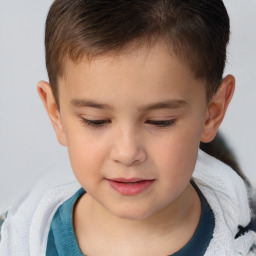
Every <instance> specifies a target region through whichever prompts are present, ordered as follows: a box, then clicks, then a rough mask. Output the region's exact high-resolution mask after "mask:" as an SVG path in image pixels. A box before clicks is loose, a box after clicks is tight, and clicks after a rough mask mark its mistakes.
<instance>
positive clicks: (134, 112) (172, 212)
mask: <svg viewBox="0 0 256 256" xmlns="http://www.w3.org/2000/svg"><path fill="white" fill-rule="evenodd" d="M65 64H66V66H65V76H64V77H62V78H59V82H58V86H59V102H60V108H59V109H58V107H57V105H56V103H55V99H54V97H53V94H52V91H51V87H50V85H49V84H48V83H46V82H43V81H42V82H39V84H38V92H39V95H40V96H41V99H42V101H43V103H44V105H45V108H46V110H47V112H48V114H49V117H50V120H51V122H52V124H53V127H54V129H55V131H56V135H57V138H58V141H59V142H60V144H61V145H63V146H67V148H68V152H69V157H70V162H71V165H72V169H73V171H74V174H75V176H76V178H77V179H78V181H79V182H80V184H81V185H82V186H83V188H84V189H85V190H86V191H87V193H86V194H85V195H84V196H82V197H81V198H80V199H79V200H78V202H77V204H76V206H75V209H74V228H75V233H76V236H77V240H78V243H79V246H80V248H81V250H82V252H83V253H84V254H86V255H90V256H93V255H113V256H115V255H122V256H125V255H134V256H137V255H167V254H171V253H174V252H176V251H177V250H179V249H180V248H182V247H183V246H184V245H185V244H186V243H187V242H188V241H189V239H190V238H191V237H192V236H193V233H194V232H195V229H196V227H197V225H198V222H199V219H200V213H201V204H200V200H199V198H198V195H197V193H196V192H195V190H194V188H193V187H192V186H191V185H190V179H191V176H192V173H193V170H194V167H195V163H196V158H197V152H198V147H199V143H200V141H203V142H209V141H211V140H212V139H213V138H214V136H215V135H216V132H217V129H218V127H219V125H220V124H221V121H222V120H223V118H224V115H225V112H226V109H227V106H228V104H229V102H230V100H231V98H232V95H233V91H234V85H235V80H234V77H233V76H230V75H229V76H227V77H226V78H224V79H223V82H222V84H221V86H220V88H219V90H218V92H217V93H216V94H215V95H214V97H213V98H212V99H211V101H210V102H207V101H206V89H205V88H206V85H205V82H204V81H203V80H198V79H195V77H194V74H193V72H192V71H191V70H190V69H189V67H188V66H187V65H185V64H184V63H182V62H180V61H179V60H178V59H177V58H175V57H174V56H172V55H171V54H170V52H169V50H168V49H167V47H166V45H165V44H164V43H162V42H158V43H156V44H155V45H154V46H152V47H151V48H146V47H141V48H139V49H132V48H131V49H130V51H127V52H124V53H122V54H120V55H118V56H115V57H113V56H103V57H98V58H96V59H94V60H92V61H90V62H88V61H87V60H86V59H84V60H83V61H82V62H80V63H76V64H75V63H73V62H71V61H67V63H65ZM95 123H96V124H95ZM134 177H136V178H140V179H144V180H148V179H150V180H153V182H152V184H151V185H150V186H149V188H147V189H146V190H144V191H143V192H141V193H139V194H137V195H133V196H127V195H123V194H120V193H119V192H117V191H116V190H114V189H113V188H112V187H111V186H110V184H109V182H108V179H115V178H126V179H130V178H134ZM95 241H97V242H95ZM98 244H101V246H100V248H99V246H98ZM145 244H146V245H147V246H145Z"/></svg>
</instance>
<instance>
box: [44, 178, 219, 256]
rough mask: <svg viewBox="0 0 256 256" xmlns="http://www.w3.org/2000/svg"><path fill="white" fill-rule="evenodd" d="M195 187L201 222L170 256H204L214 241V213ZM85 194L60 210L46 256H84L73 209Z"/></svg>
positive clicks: (55, 218) (74, 197) (54, 220)
mask: <svg viewBox="0 0 256 256" xmlns="http://www.w3.org/2000/svg"><path fill="white" fill-rule="evenodd" d="M193 186H194V187H195V189H196V191H197V193H198V195H199V197H200V200H201V204H202V212H201V217H200V221H199V224H198V227H197V229H196V231H195V233H194V235H193V237H192V238H191V239H190V241H189V242H188V243H187V244H186V245H185V246H184V247H183V248H182V249H181V250H179V251H178V252H176V253H174V254H172V255H170V256H191V255H195V256H203V255H204V254H205V252H206V249H207V247H208V245H209V243H210V241H211V239H212V235H213V230H214V226H215V220H214V215H213V212H212V210H211V208H210V206H209V204H208V202H207V201H206V199H205V197H204V195H203V194H202V192H201V191H200V190H199V188H198V187H197V186H196V185H195V184H194V183H193ZM84 193H85V191H84V189H83V188H81V189H80V190H78V191H77V192H76V193H75V194H74V195H73V196H72V197H71V198H70V199H69V200H67V201H66V202H64V203H63V204H62V205H61V206H60V207H59V208H58V210H57V212H56V213H55V215H54V217H53V220H52V222H51V227H50V231H49V236H48V242H47V250H46V256H67V255H72V256H84V254H83V253H82V252H81V250H80V248H79V246H78V243H77V240H76V236H75V232H74V227H73V208H74V205H75V202H76V201H77V200H78V198H79V197H80V196H82V195H83V194H84Z"/></svg>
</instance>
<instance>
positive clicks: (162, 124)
mask: <svg viewBox="0 0 256 256" xmlns="http://www.w3.org/2000/svg"><path fill="white" fill-rule="evenodd" d="M81 123H82V124H83V125H86V126H89V127H94V128H101V127H103V126H105V125H107V124H109V123H111V121H109V120H104V119H102V120H89V119H85V118H82V120H81ZM175 123H176V119H170V120H159V121H157V120H147V121H146V124H150V125H153V126H155V127H157V128H167V127H170V126H173V125H174V124H175Z"/></svg>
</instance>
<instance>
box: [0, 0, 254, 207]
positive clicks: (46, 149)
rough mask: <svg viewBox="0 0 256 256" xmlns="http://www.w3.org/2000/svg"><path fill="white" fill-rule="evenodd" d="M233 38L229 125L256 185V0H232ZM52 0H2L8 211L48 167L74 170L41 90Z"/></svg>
mask: <svg viewBox="0 0 256 256" xmlns="http://www.w3.org/2000/svg"><path fill="white" fill-rule="evenodd" d="M224 2H225V4H226V6H227V9H228V11H229V14H230V18H231V29H232V38H231V43H230V46H229V49H228V64H227V67H226V72H225V73H226V74H228V73H232V74H234V75H235V77H236V80H237V88H236V92H235V96H234V98H233V101H232V103H231V105H230V108H229V110H228V113H227V116H226V119H225V121H224V123H223V124H222V126H221V130H222V131H223V133H224V135H225V137H226V138H227V139H228V141H229V143H230V145H231V147H232V148H233V149H234V151H235V152H236V154H237V156H238V159H239V161H240V163H241V166H242V168H243V170H244V172H245V173H246V174H247V175H248V177H249V178H250V179H251V181H252V183H253V184H255V185H256V173H255V171H256V160H255V159H256V154H255V142H256V114H255V112H256V78H255V76H256V29H255V26H256V15H255V14H256V0H243V1H241V0H226V1H224ZM51 3H52V0H36V1H35V0H23V1H20V0H0V89H1V90H0V212H2V211H4V210H5V209H6V208H7V207H8V206H9V205H11V204H13V203H14V202H15V201H17V200H18V198H19V197H20V196H21V195H22V194H24V193H25V192H26V191H28V190H29V188H30V187H31V186H32V185H33V184H34V183H35V182H36V180H38V179H39V178H40V176H41V175H43V173H45V172H49V171H51V170H53V169H63V170H64V169H68V168H70V167H69V162H68V155H67V152H66V149H65V148H63V147H61V146H59V145H58V143H57V140H56V138H55V135H54V132H53V129H52V127H51V126H50V122H49V121H48V117H47V116H46V113H45V111H44V109H43V106H42V104H41V102H40V99H39V97H38V95H37V91H36V84H37V82H38V80H47V74H46V71H45V65H44V48H43V34H44V22H45V18H46V14H47V11H48V8H49V6H50V4H51Z"/></svg>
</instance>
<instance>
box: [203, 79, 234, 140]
mask: <svg viewBox="0 0 256 256" xmlns="http://www.w3.org/2000/svg"><path fill="white" fill-rule="evenodd" d="M234 90H235V78H234V77H233V76H232V75H228V76H226V77H225V78H224V79H223V80H222V82H221V85H220V86H219V89H218V91H217V92H216V93H215V95H214V96H213V97H212V99H211V101H210V102H209V105H208V111H207V117H206V120H205V123H204V127H203V131H202V136H201V141H202V142H204V143H208V142H210V141H212V140H213V139H214V138H215V136H216V133H217V131H218V128H219V126H220V124H221V122H222V120H223V118H224V116H225V113H226V110H227V108H228V105H229V103H230V101H231V99H232V96H233V94H234Z"/></svg>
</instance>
